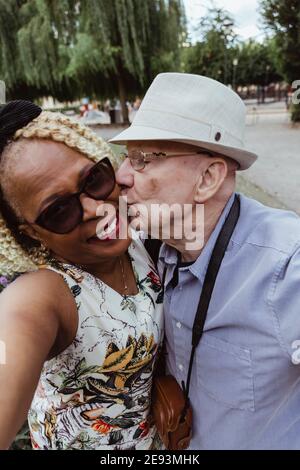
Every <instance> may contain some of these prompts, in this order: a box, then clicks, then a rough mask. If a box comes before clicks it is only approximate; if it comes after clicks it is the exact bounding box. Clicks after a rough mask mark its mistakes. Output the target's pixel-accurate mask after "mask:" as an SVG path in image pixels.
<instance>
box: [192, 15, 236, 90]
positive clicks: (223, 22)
mask: <svg viewBox="0 0 300 470" xmlns="http://www.w3.org/2000/svg"><path fill="white" fill-rule="evenodd" d="M197 30H198V33H199V36H200V37H199V40H198V41H197V43H196V44H195V45H194V46H191V47H189V48H187V49H186V50H185V70H186V71H187V72H190V73H198V74H201V75H206V76H209V77H211V78H214V79H216V80H219V81H221V82H223V83H225V84H227V83H229V80H230V79H231V64H232V58H231V55H232V53H231V51H232V48H233V47H234V45H235V44H236V41H237V36H236V34H235V33H234V21H233V18H232V17H231V15H230V14H229V13H227V12H226V11H225V10H223V9H221V8H211V9H209V10H208V13H207V15H205V17H203V18H202V19H201V21H200V23H199V26H198V28H197Z"/></svg>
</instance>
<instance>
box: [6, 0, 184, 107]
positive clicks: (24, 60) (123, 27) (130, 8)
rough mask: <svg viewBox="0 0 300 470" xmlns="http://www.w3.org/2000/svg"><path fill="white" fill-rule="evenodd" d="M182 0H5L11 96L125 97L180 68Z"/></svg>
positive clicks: (182, 34) (7, 68) (182, 32)
mask: <svg viewBox="0 0 300 470" xmlns="http://www.w3.org/2000/svg"><path fill="white" fill-rule="evenodd" d="M185 31H186V25H185V16H184V10H183V6H182V2H181V0H143V1H141V0H110V1H107V0H60V1H59V2H58V1H55V2H54V1H53V0H0V77H1V79H2V80H4V81H5V82H6V85H7V92H8V97H9V98H13V97H18V96H19V95H20V94H21V95H22V93H23V97H24V96H27V97H29V98H32V97H40V96H45V95H52V96H54V97H56V98H58V99H61V98H63V99H64V100H68V99H75V98H78V97H79V96H81V95H82V94H84V95H90V96H97V97H103V96H105V95H106V96H107V94H109V95H110V96H116V95H119V96H120V98H121V100H122V102H123V104H124V100H125V97H129V96H131V95H134V94H136V93H139V92H143V91H145V89H146V88H147V86H148V85H149V83H150V81H151V80H152V79H153V77H154V76H155V75H156V73H158V72H159V71H161V70H179V66H180V48H181V43H182V41H183V40H184V37H185V34H186V32H185Z"/></svg>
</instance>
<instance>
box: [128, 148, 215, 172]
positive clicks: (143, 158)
mask: <svg viewBox="0 0 300 470" xmlns="http://www.w3.org/2000/svg"><path fill="white" fill-rule="evenodd" d="M197 154H199V155H203V154H205V155H209V156H213V154H212V152H210V151H209V150H206V149H203V150H202V149H201V150H198V151H196V152H182V153H166V152H143V151H142V150H133V151H132V152H130V154H123V158H129V160H130V163H131V165H132V168H133V169H134V170H136V171H141V170H143V169H144V168H145V166H146V163H149V162H151V161H153V160H160V159H162V158H170V157H187V156H189V155H197Z"/></svg>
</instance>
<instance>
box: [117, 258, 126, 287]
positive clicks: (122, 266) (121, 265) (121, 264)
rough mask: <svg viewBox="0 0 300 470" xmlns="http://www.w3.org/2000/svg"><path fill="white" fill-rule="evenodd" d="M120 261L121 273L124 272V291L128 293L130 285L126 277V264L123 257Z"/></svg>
mask: <svg viewBox="0 0 300 470" xmlns="http://www.w3.org/2000/svg"><path fill="white" fill-rule="evenodd" d="M119 262H120V267H121V273H122V278H123V284H124V293H125V295H126V292H127V290H128V285H127V282H126V278H125V272H124V264H123V260H122V258H119Z"/></svg>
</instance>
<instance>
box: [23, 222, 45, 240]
mask: <svg viewBox="0 0 300 470" xmlns="http://www.w3.org/2000/svg"><path fill="white" fill-rule="evenodd" d="M18 229H19V232H21V233H24V234H25V235H27V236H28V237H30V238H33V239H34V240H37V241H38V242H40V241H41V238H40V236H39V234H38V233H37V231H36V230H35V229H34V228H33V227H32V226H31V225H28V224H26V223H23V224H20V225H19V227H18Z"/></svg>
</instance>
